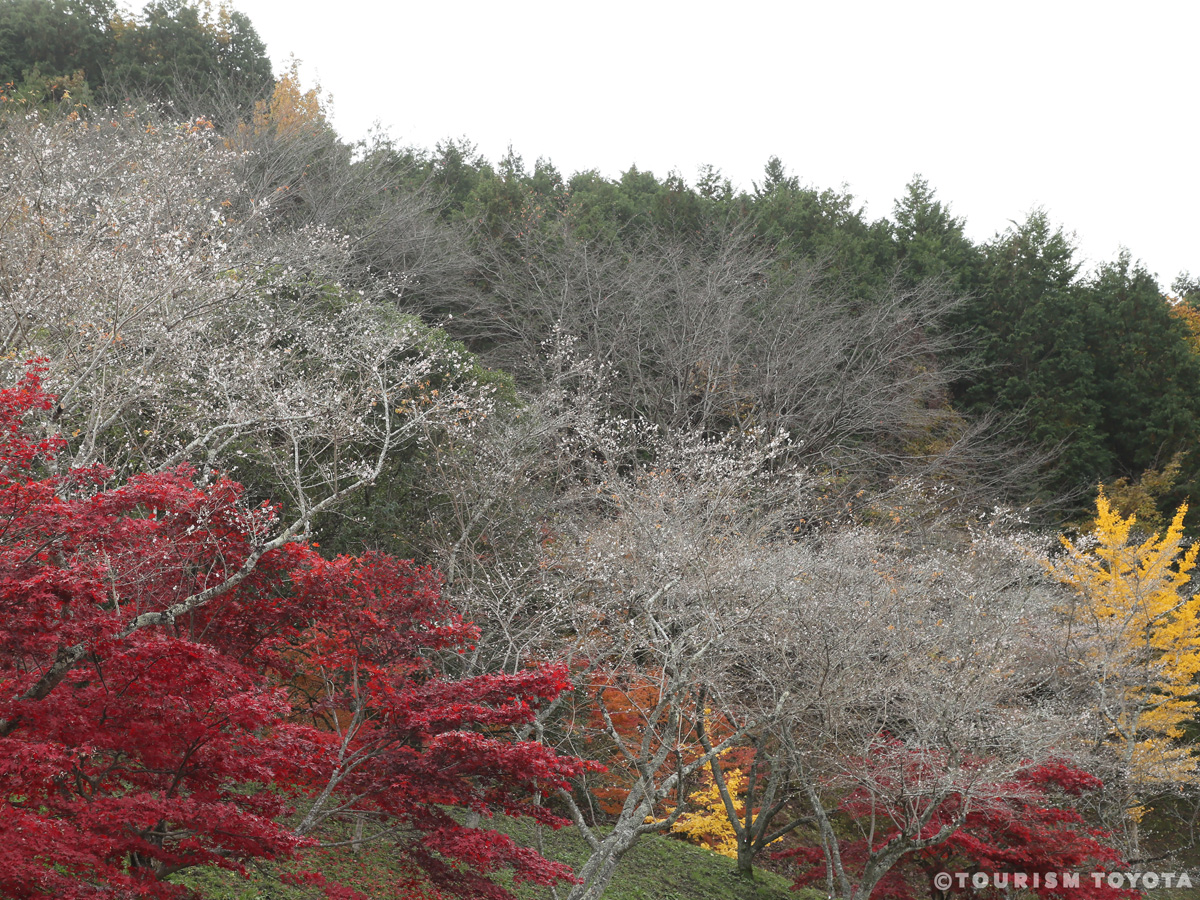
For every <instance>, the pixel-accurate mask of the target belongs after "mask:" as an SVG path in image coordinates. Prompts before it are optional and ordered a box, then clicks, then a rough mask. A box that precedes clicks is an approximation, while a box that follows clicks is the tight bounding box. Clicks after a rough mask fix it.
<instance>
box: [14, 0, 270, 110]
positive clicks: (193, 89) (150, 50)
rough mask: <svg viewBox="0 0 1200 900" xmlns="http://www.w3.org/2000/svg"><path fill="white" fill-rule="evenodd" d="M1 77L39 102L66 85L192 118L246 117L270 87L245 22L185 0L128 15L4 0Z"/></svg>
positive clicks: (162, 0)
mask: <svg viewBox="0 0 1200 900" xmlns="http://www.w3.org/2000/svg"><path fill="white" fill-rule="evenodd" d="M77 73H82V77H81V78H80V77H77ZM73 77H74V79H73ZM4 83H10V84H12V85H13V86H14V87H15V88H18V89H21V90H20V93H21V94H23V95H25V96H27V97H29V98H30V99H32V100H34V101H35V102H44V101H45V100H52V101H54V100H59V99H62V92H63V88H64V85H69V86H70V87H71V88H72V94H73V95H74V98H75V99H76V100H81V101H84V102H88V101H90V99H91V97H92V95H95V96H96V97H97V98H99V99H101V100H102V101H104V102H108V103H120V102H123V101H124V100H126V99H129V98H132V99H137V100H153V101H159V102H165V103H167V104H169V105H170V106H172V107H173V108H174V109H175V110H176V111H177V112H179V113H180V114H181V115H185V116H189V117H190V116H192V115H198V114H212V112H213V107H221V108H223V109H228V108H230V107H231V106H232V107H233V108H235V109H237V110H238V111H239V117H245V116H247V115H248V114H249V112H250V110H251V109H252V108H253V105H254V101H255V100H257V99H259V98H261V97H264V96H266V95H267V94H269V92H270V89H271V85H272V83H273V76H272V73H271V61H270V59H268V57H267V53H266V47H265V45H264V44H263V42H262V40H261V39H260V38H259V36H258V34H257V32H255V30H254V26H253V25H251V23H250V20H249V19H248V18H247V17H246V16H245V15H244V14H242V13H239V12H234V11H232V10H229V9H228V8H226V7H223V6H222V7H220V8H219V9H218V11H217V12H216V14H215V16H214V15H213V14H211V13H210V12H209V11H208V10H206V9H203V8H202V7H200V6H199V5H197V4H196V3H192V2H188V0H157V2H154V3H151V4H150V5H149V6H147V7H146V8H145V10H144V11H143V12H142V14H141V15H140V16H138V17H135V18H124V17H122V15H121V14H120V13H119V12H118V10H117V7H116V4H115V3H113V2H111V0H7V2H5V3H3V4H0V84H4ZM39 86H40V88H41V91H40V92H39V91H38V90H37V88H38V87H39ZM81 86H86V88H87V92H86V94H85V95H83V96H81V95H80V90H79V88H80V87H81ZM38 93H40V94H41V96H37V94H38Z"/></svg>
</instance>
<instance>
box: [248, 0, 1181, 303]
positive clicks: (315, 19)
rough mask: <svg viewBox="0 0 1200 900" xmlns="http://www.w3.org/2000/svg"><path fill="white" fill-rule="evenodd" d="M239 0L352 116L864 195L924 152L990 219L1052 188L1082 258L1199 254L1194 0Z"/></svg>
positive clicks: (411, 132) (422, 131) (1018, 211)
mask: <svg viewBox="0 0 1200 900" xmlns="http://www.w3.org/2000/svg"><path fill="white" fill-rule="evenodd" d="M233 5H234V6H235V8H237V9H240V10H241V11H243V12H245V13H246V14H247V15H249V16H250V18H251V20H252V21H253V23H254V25H255V27H256V28H257V29H258V32H259V34H260V35H261V36H262V38H263V40H264V41H265V42H266V44H267V48H268V52H269V53H270V56H271V59H272V60H273V61H274V62H275V65H276V68H277V70H278V69H281V68H282V67H283V66H284V64H285V62H286V60H287V59H288V57H289V56H290V55H292V54H294V55H295V56H296V57H297V58H299V59H300V60H301V62H302V69H301V71H302V73H303V75H304V77H305V79H306V81H307V82H308V84H309V85H310V86H311V83H312V82H313V81H316V80H319V81H320V83H321V85H322V87H323V88H324V89H325V90H327V91H329V92H331V93H332V95H333V121H334V124H335V126H336V127H337V128H338V130H339V132H340V133H341V134H342V135H343V136H344V137H346V138H357V137H361V136H364V135H365V134H366V132H367V130H368V129H369V127H370V126H371V125H372V123H373V122H379V123H380V124H381V125H382V126H384V127H385V128H386V129H387V130H388V131H389V132H390V133H391V134H392V135H393V136H394V137H396V138H398V139H400V140H401V141H403V142H405V143H412V144H416V145H420V146H427V147H432V146H433V145H434V143H435V142H437V141H438V140H440V139H443V138H446V137H451V136H453V137H458V136H464V135H465V136H467V137H469V138H470V139H471V140H472V141H474V142H475V143H476V144H477V145H478V147H479V149H480V150H481V151H482V152H483V153H484V155H485V156H487V157H488V158H489V159H491V160H492V161H495V160H496V159H498V158H499V157H500V156H501V155H503V153H504V152H505V150H506V148H507V147H508V145H509V144H511V145H512V146H513V148H514V149H515V150H516V152H517V153H519V154H521V155H522V156H523V157H524V158H525V161H526V163H527V164H532V162H533V161H534V159H536V158H537V157H538V156H544V157H547V158H549V159H550V160H551V161H553V162H554V164H555V165H557V166H558V168H559V169H560V170H561V171H562V172H563V173H564V175H566V174H570V173H571V172H574V171H577V170H580V169H589V168H596V169H599V170H600V172H601V173H603V174H604V175H607V176H615V175H617V174H619V173H620V172H622V171H624V170H625V169H627V168H628V167H629V166H630V165H631V164H636V165H637V166H638V167H639V168H641V169H650V170H652V171H654V172H655V173H656V174H657V175H659V176H660V177H661V176H665V175H666V174H667V173H668V172H669V171H671V170H672V169H674V170H676V171H678V172H679V173H680V174H681V175H682V176H684V177H685V178H686V179H688V180H689V181H694V179H695V177H696V173H697V169H698V167H699V166H701V165H702V164H705V163H711V164H713V165H715V166H717V167H719V168H720V169H721V170H722V171H723V172H724V174H725V175H726V176H727V177H729V178H730V179H731V180H732V181H733V182H734V184H735V186H740V187H743V188H747V189H749V188H750V185H751V182H752V181H753V180H756V179H758V178H759V177H760V173H761V171H762V166H763V164H764V163H765V162H766V160H767V158H768V157H769V156H770V155H772V154H775V155H778V156H779V157H780V158H781V159H782V160H783V161H784V163H785V164H786V165H787V167H788V170H789V171H790V172H791V173H793V174H796V175H798V176H799V177H800V179H801V181H802V182H804V183H806V184H809V185H812V186H816V187H820V188H825V187H838V186H840V185H842V184H845V185H846V186H847V187H848V189H849V190H850V191H851V192H852V193H853V194H854V195H855V196H856V197H857V198H859V200H860V201H861V202H862V203H864V204H865V205H866V207H867V213H868V215H869V216H871V217H873V218H874V217H879V216H883V215H889V214H890V213H891V209H892V203H893V201H894V200H895V199H896V197H898V196H899V195H900V194H901V193H902V191H903V189H904V186H905V184H906V183H907V182H908V181H909V180H910V179H911V177H912V176H913V174H914V173H918V172H919V173H921V174H922V175H924V176H925V177H926V178H927V179H928V180H929V182H930V184H931V185H932V186H933V187H934V188H935V189H936V190H937V191H938V194H939V196H940V197H941V199H943V200H944V201H947V202H949V203H950V205H951V207H952V209H953V211H954V212H955V213H956V214H958V215H961V216H964V217H966V219H967V227H968V232H969V234H970V235H971V236H972V237H973V238H975V239H977V240H978V239H985V238H988V237H990V236H991V235H992V234H993V233H995V232H996V231H998V230H1001V229H1003V228H1005V227H1006V226H1007V224H1008V222H1009V221H1010V220H1012V219H1022V218H1024V216H1025V215H1026V214H1027V213H1028V212H1029V211H1030V210H1031V209H1032V208H1034V207H1036V206H1043V207H1045V208H1046V209H1047V211H1048V212H1049V214H1050V216H1051V219H1052V220H1053V221H1055V222H1056V223H1059V224H1061V225H1063V226H1064V227H1065V228H1066V229H1067V230H1068V231H1073V232H1075V234H1076V237H1077V241H1078V244H1079V246H1080V256H1081V258H1082V259H1083V260H1084V261H1085V262H1087V263H1088V264H1094V263H1097V262H1103V261H1107V260H1109V259H1112V258H1113V257H1114V256H1115V255H1116V253H1117V250H1118V248H1119V247H1120V246H1122V245H1123V246H1126V247H1128V248H1129V249H1130V250H1131V251H1132V253H1133V255H1134V257H1135V258H1138V259H1141V260H1143V261H1144V262H1145V264H1146V266H1147V268H1149V269H1150V270H1151V271H1152V272H1156V273H1157V274H1158V276H1159V280H1160V282H1161V283H1162V284H1163V285H1164V286H1166V285H1168V284H1169V283H1170V282H1171V281H1172V279H1173V278H1174V277H1175V276H1176V275H1177V274H1178V273H1179V272H1180V270H1183V269H1190V270H1191V271H1192V272H1193V273H1196V274H1200V174H1198V170H1197V162H1198V158H1200V153H1198V148H1200V142H1198V141H1197V137H1198V135H1197V130H1198V128H1200V116H1198V109H1197V101H1198V99H1200V65H1198V64H1197V59H1196V53H1195V48H1196V41H1197V38H1198V37H1200V3H1197V2H1195V0H1179V2H1155V0H1140V2H1137V3H1133V2H1128V0H1127V2H1122V3H1113V2H1104V0H1092V2H1055V0H1042V2H1037V3H1033V2H1025V0H1007V2H1004V3H993V2H989V3H983V2H972V0H954V2H899V0H892V2H848V0H820V2H793V3H784V2H777V3H763V2H747V0H742V2H739V3H730V4H721V5H715V4H711V5H710V4H704V3H699V2H690V3H680V2H656V0H641V2H626V0H609V2H604V3H586V4H585V3H579V2H571V0H558V2H525V0H505V2H490V3H482V2H431V0H425V2H416V3H405V2H381V0H334V2H330V0H320V2H317V0H233Z"/></svg>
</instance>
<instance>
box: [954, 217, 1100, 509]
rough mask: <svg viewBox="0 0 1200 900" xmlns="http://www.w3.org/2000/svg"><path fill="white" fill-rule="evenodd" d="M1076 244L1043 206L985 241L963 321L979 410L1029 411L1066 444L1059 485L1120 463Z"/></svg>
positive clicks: (966, 392) (1029, 425) (966, 391)
mask: <svg viewBox="0 0 1200 900" xmlns="http://www.w3.org/2000/svg"><path fill="white" fill-rule="evenodd" d="M1078 270H1079V266H1078V264H1077V263H1076V262H1075V260H1074V247H1072V245H1071V243H1070V241H1068V239H1067V237H1066V236H1065V235H1064V234H1063V233H1062V231H1061V230H1055V229H1052V228H1051V226H1050V223H1049V221H1048V219H1047V217H1046V215H1045V213H1042V212H1036V213H1033V214H1032V215H1030V216H1029V218H1028V219H1027V220H1026V221H1025V222H1024V223H1023V224H1021V225H1020V226H1018V227H1015V228H1012V229H1010V230H1009V231H1008V232H1006V233H1005V234H1003V235H1001V236H999V237H998V238H997V239H996V240H995V241H993V242H992V243H991V244H990V245H988V246H987V247H986V248H985V250H984V262H983V271H982V275H981V281H980V285H979V290H978V293H977V294H976V295H974V296H973V297H971V298H970V299H969V300H968V301H967V302H966V304H964V306H963V307H962V309H961V311H960V314H959V318H958V320H957V321H956V322H955V323H954V324H955V325H957V326H959V327H962V328H963V329H965V330H966V331H967V332H968V333H969V335H970V337H971V338H972V340H973V342H974V344H975V356H974V358H973V365H972V366H971V368H972V370H973V371H974V373H975V374H974V376H973V378H972V379H971V380H970V381H969V383H964V384H961V385H960V386H959V391H958V394H959V396H960V398H961V399H962V400H963V401H964V403H965V405H966V406H967V409H968V410H970V411H971V412H973V413H975V414H977V415H983V414H986V413H989V412H999V413H1000V414H1002V415H1007V416H1013V415H1019V416H1021V418H1022V419H1023V420H1024V422H1025V424H1026V434H1027V436H1028V437H1029V439H1030V440H1031V441H1032V442H1033V443H1035V444H1038V445H1044V446H1050V447H1054V446H1061V448H1062V454H1061V457H1060V459H1059V461H1058V464H1057V472H1056V475H1057V477H1056V479H1055V482H1056V484H1055V487H1056V488H1060V489H1061V488H1064V487H1071V486H1076V485H1079V484H1081V483H1087V482H1090V481H1093V480H1094V479H1095V474H1094V473H1097V472H1108V471H1111V469H1112V466H1113V464H1114V458H1113V454H1112V452H1111V450H1110V449H1109V448H1107V447H1106V446H1105V441H1104V436H1103V434H1102V433H1101V432H1100V428H1099V425H1100V413H1101V411H1100V407H1099V398H1098V392H1097V385H1096V380H1095V360H1094V357H1093V355H1092V353H1091V352H1090V351H1089V348H1088V345H1087V339H1086V335H1087V334H1088V332H1089V331H1091V328H1090V326H1089V323H1088V319H1087V314H1088V310H1087V308H1086V307H1085V306H1083V305H1082V304H1081V303H1080V302H1079V298H1078V294H1077V290H1076V286H1075V278H1076V275H1077V273H1078Z"/></svg>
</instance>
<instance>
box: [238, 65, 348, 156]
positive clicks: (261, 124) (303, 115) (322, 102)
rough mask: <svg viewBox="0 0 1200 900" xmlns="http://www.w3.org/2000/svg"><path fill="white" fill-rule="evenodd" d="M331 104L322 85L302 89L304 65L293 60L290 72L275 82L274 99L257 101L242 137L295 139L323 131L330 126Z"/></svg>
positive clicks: (239, 134)
mask: <svg viewBox="0 0 1200 900" xmlns="http://www.w3.org/2000/svg"><path fill="white" fill-rule="evenodd" d="M327 105H328V97H323V96H322V95H321V86H320V85H319V84H318V85H316V86H315V87H312V88H310V89H309V90H307V91H304V90H301V87H300V64H299V62H298V61H297V60H295V59H293V60H292V62H291V64H290V65H289V66H288V69H287V71H286V72H284V73H283V74H282V75H280V76H279V78H278V79H277V80H276V81H275V89H274V91H272V92H271V98H270V99H269V100H259V101H258V102H257V103H255V104H254V114H253V116H251V119H250V124H249V126H246V125H242V126H240V127H239V129H238V136H239V137H240V138H242V139H243V140H244V139H245V138H246V137H248V136H250V135H253V136H254V137H262V136H275V137H280V138H286V139H292V138H297V137H303V136H304V135H308V134H319V133H320V132H322V131H324V130H325V129H326V128H328V127H329V125H328V122H327V121H326V113H327V109H326V107H327Z"/></svg>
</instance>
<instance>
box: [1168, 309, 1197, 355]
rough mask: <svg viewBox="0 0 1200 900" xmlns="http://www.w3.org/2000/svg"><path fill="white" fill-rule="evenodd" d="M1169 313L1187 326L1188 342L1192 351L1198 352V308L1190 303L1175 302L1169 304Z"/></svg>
mask: <svg viewBox="0 0 1200 900" xmlns="http://www.w3.org/2000/svg"><path fill="white" fill-rule="evenodd" d="M1171 315H1173V316H1174V317H1175V318H1177V319H1179V320H1180V321H1181V322H1183V324H1184V325H1185V326H1186V327H1187V330H1188V343H1189V344H1190V345H1191V347H1192V352H1193V353H1200V309H1196V307H1194V306H1192V305H1191V304H1190V303H1185V302H1182V301H1180V302H1176V303H1174V304H1173V305H1172V306H1171Z"/></svg>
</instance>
